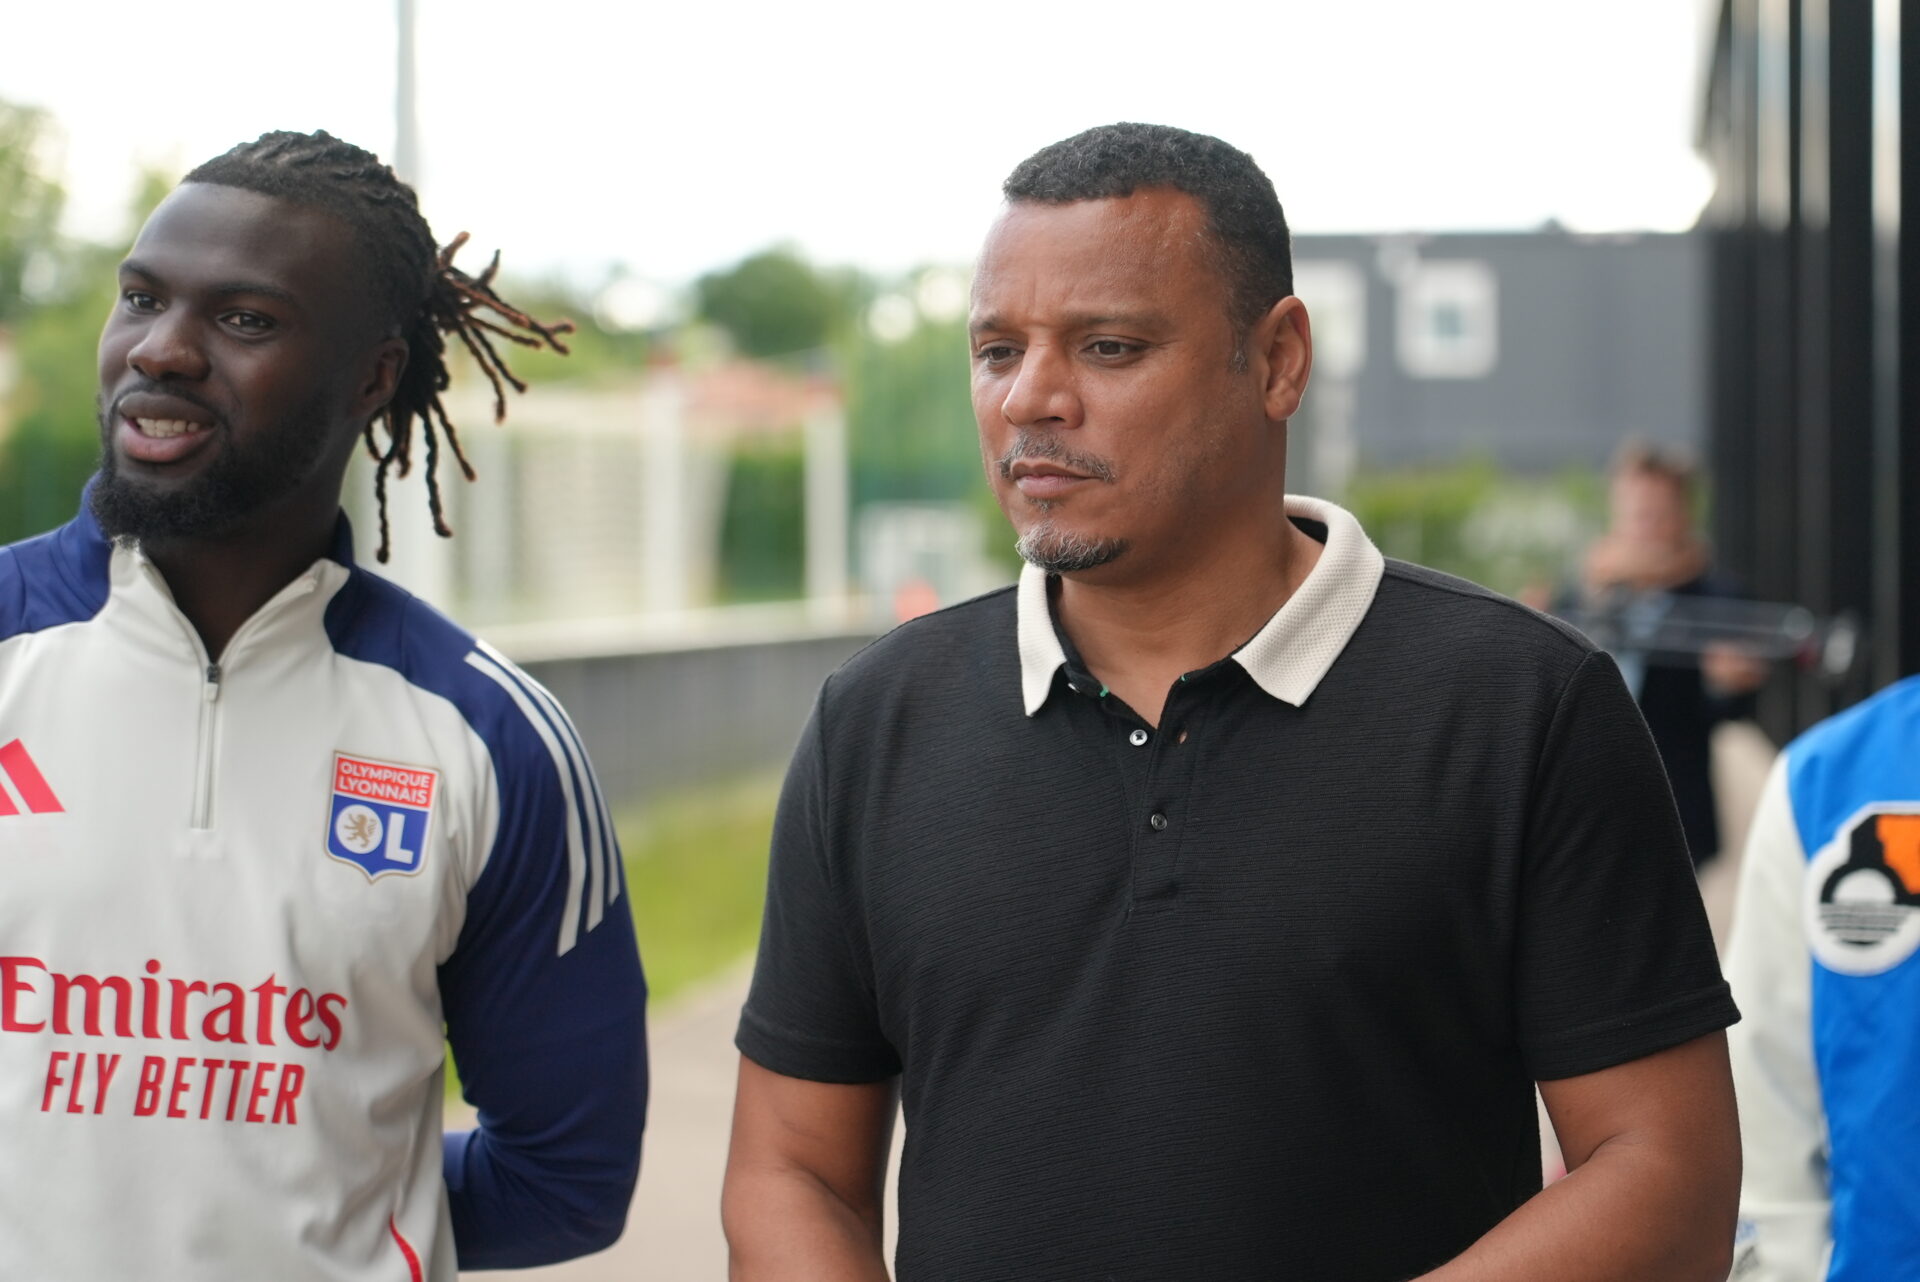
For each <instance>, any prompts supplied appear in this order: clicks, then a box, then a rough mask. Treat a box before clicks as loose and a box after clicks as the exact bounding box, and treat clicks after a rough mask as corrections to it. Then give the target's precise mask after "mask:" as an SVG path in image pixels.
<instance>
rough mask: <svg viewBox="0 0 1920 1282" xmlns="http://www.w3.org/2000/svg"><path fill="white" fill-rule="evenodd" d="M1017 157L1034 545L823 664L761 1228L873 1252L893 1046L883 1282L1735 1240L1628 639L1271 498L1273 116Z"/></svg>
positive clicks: (1711, 967)
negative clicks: (1536, 1099)
mask: <svg viewBox="0 0 1920 1282" xmlns="http://www.w3.org/2000/svg"><path fill="white" fill-rule="evenodd" d="M1006 194H1007V197H1008V202H1009V203H1008V205H1007V207H1006V209H1005V211H1004V212H1003V213H1002V215H1001V217H1000V219H999V221H998V222H997V223H996V224H995V226H994V228H993V230H992V232H991V233H990V234H989V237H988V240H987V243H986V247H985V249H984V251H983V253H982V256H981V260H980V264H979V271H978V274H977V276H976V278H975V282H974V291H973V310H972V321H971V329H972V335H973V337H972V348H973V368H974V379H973V386H974V411H975V414H976V416H977V418H978V420H979V424H980V434H981V445H982V452H983V455H984V457H985V459H986V464H987V474H988V478H989V480H990V481H991V483H992V484H993V487H994V490H995V492H996V494H997V495H998V497H999V499H1000V502H1001V505H1002V507H1003V508H1004V509H1005V511H1006V513H1007V516H1008V519H1009V520H1010V521H1011V522H1012V523H1013V525H1014V527H1015V529H1016V530H1017V531H1018V532H1019V536H1020V549H1021V552H1022V554H1023V555H1024V556H1025V557H1026V559H1027V561H1028V562H1029V567H1028V569H1027V570H1026V572H1025V574H1024V575H1023V577H1022V579H1021V582H1020V585H1019V587H1018V588H1017V589H1013V590H1007V591H1003V592H998V593H994V594H992V595H989V596H986V597H982V598H980V599H978V600H975V601H970V602H968V603H966V604H964V605H960V606H956V607H954V608H952V609H949V610H945V611H942V612H940V613H938V614H934V615H931V616H929V617H927V618H924V619H920V620H918V621H916V622H913V623H910V624H907V625H906V626H904V627H901V628H899V629H897V630H896V631H894V632H893V633H892V634H890V635H889V636H887V637H886V638H885V639H883V640H882V641H880V642H878V643H876V644H875V645H873V646H871V647H869V648H868V649H867V650H866V651H865V652H863V653H862V654H860V655H859V656H857V657H856V658H854V659H853V660H851V661H850V662H848V663H847V664H846V666H845V667H843V668H842V669H841V670H840V671H839V672H837V673H836V674H835V675H834V676H833V677H832V678H831V679H830V680H829V681H828V682H827V684H826V686H825V688H824V689H823V690H822V692H821V696H820V701H819V704H818V706H817V707H816V709H815V712H814V716H813V720H812V722H811V724H810V725H809V726H808V728H807V730H806V733H805V736H804V739H803V741H802V743H801V745H800V748H799V751H798V753H797V755H796V757H795V759H794V763H793V767H792V772H791V774H790V775H789V777H788V780H787V787H786V790H785V793H784V796H783V798H782V801H781V808H780V815H779V820H778V823H777V827H776V831H775V834H774V850H773V870H772V875H771V883H770V893H769V898H768V902H767V912H766V923H765V929H764V933H763V936H762V941H761V952H760V960H759V966H758V969H757V970H756V972H755V975H754V983H753V990H752V994H751V996H750V997H749V999H748V1002H747V1007H746V1011H745V1013H744V1015H743V1017H742V1019H741V1024H740V1032H739V1045H740V1048H741V1050H742V1051H743V1052H744V1058H743V1060H742V1063H741V1077H740V1090H739V1096H738V1101H737V1105H736V1111H735V1119H734V1137H733V1149H732V1154H731V1159H730V1163H729V1171H728V1180H727V1192H726V1203H725V1218H726V1225H727V1231H728V1236H729V1238H730V1240H731V1243H732V1247H733V1277H734V1278H735V1279H737V1280H739V1282H774V1280H776V1279H794V1280H798V1279H832V1280H833V1282H852V1280H854V1279H863V1280H864V1279H884V1278H886V1277H887V1271H886V1265H885V1262H884V1260H883V1251H882V1246H881V1242H882V1232H881V1224H880V1206H881V1186H882V1175H883V1171H884V1166H885V1161H886V1158H885V1154H886V1150H887V1138H888V1131H889V1128H890V1125H891V1118H892V1108H893V1093H894V1090H895V1087H896V1084H897V1086H898V1089H899V1090H900V1091H901V1093H902V1094H903V1096H904V1102H905V1110H906V1124H907V1138H906V1157H905V1161H904V1164H903V1167H902V1170H901V1176H900V1219H901V1223H900V1244H899V1252H898V1255H897V1259H896V1263H897V1267H898V1270H899V1276H900V1278H901V1279H902V1282H919V1280H921V1279H929V1280H938V1282H976V1280H977V1282H987V1280H993V1282H1001V1280H1008V1282H1011V1280H1016V1279H1018V1280H1021V1282H1054V1280H1056V1279H1059V1280H1067V1279H1072V1280H1075V1282H1078V1280H1082V1279H1084V1280H1085V1282H1108V1280H1115V1282H1118V1280H1127V1282H1160V1280H1164V1279H1187V1278H1193V1279H1247V1278H1287V1279H1302V1280H1305V1282H1341V1280H1343V1279H1352V1280H1354V1282H1402V1280H1404V1279H1407V1278H1411V1277H1414V1276H1416V1275H1418V1276H1420V1277H1421V1278H1424V1279H1428V1280H1429V1282H1468V1280H1471V1282H1505V1280H1507V1279H1514V1280H1516V1282H1517V1280H1519V1279H1525V1280H1526V1282H1539V1280H1541V1279H1554V1280H1555V1282H1578V1280H1581V1279H1618V1280H1620V1282H1629V1280H1631V1282H1648V1280H1652V1279H1658V1280H1659V1282H1675V1280H1685V1279H1696V1278H1697V1279H1703V1280H1704V1279H1714V1280H1715V1282H1717V1280H1718V1279H1721V1278H1724V1277H1725V1275H1726V1269H1727V1261H1728V1252H1729V1250H1730V1246H1731V1240H1732V1231H1733V1217H1734V1208H1735V1200H1736V1196H1737V1190H1738V1183H1739V1155H1738V1141H1737V1138H1736V1126H1735V1122H1734V1113H1733V1097H1732V1091H1731V1087H1730V1086H1729V1083H1728V1073H1727V1066H1726V1050H1725V1041H1724V1037H1723V1035H1722V1033H1721V1031H1720V1030H1721V1029H1723V1028H1724V1027H1725V1026H1726V1025H1727V1024H1729V1023H1730V1022H1732V1021H1733V1020H1734V1019H1735V1018H1736V1014H1735V1011H1734V1009H1733V1006H1732V1004H1731V1003H1730V1001H1729V1000H1728V997H1727V992H1726V986H1725V984H1724V983H1723V982H1722V981H1721V978H1720V973H1719V969H1718V967H1717V965H1716V963H1715V960H1714V956H1713V951H1712V946H1711V944H1710V942H1709V938H1708V934H1707V928H1706V923H1705V920H1704V917H1703V915H1702V913H1701V910H1700V904H1699V899H1698V897H1697V895H1696V893H1695V891H1694V889H1693V883H1692V878H1691V874H1690V867H1689V863H1688V859H1687V852H1686V845H1685V842H1684V840H1683V839H1682V837H1681V834H1680V828H1679V824H1678V822H1677V821H1676V819H1675V815H1674V809H1673V802H1672V800H1671V798H1670V796H1669V795H1668V792H1667V788H1666V783H1665V781H1664V779H1663V777H1662V775H1661V770H1660V764H1659V761H1658V759H1657V758H1656V756H1655V755H1654V751H1653V747H1652V744H1651V743H1650V741H1649V739H1648V736H1647V732H1646V729H1645V727H1644V726H1643V724H1642V723H1641V721H1640V718H1639V716H1638V714H1637V712H1636V711H1635V709H1634V706H1633V702H1632V700H1631V699H1630V698H1629V697H1628V695H1627V692H1626V690H1625V688H1624V687H1623V685H1622V683H1621V680H1620V677H1619V674H1618V672H1617V671H1616V670H1615V668H1614V665H1613V663H1612V661H1611V660H1609V659H1608V658H1607V657H1606V656H1605V655H1604V654H1600V653H1598V652H1596V651H1595V650H1594V649H1593V648H1592V646H1590V645H1589V644H1588V643H1587V642H1586V641H1585V640H1584V639H1583V638H1581V637H1580V636H1579V635H1578V634H1577V633H1575V632H1573V631H1571V630H1570V629H1567V628H1565V627H1563V626H1561V625H1559V624H1556V623H1555V622H1553V621H1551V620H1548V619H1545V618H1543V617H1541V616H1539V615H1537V614H1534V613H1532V612H1530V611H1528V610H1525V609H1524V608H1522V607H1520V606H1518V605H1515V604H1514V603H1512V602H1510V601H1507V600H1504V599H1502V598H1500V597H1497V596H1495V595H1493V594H1491V593H1489V592H1486V591H1483V590H1481V589H1479V588H1477V587H1474V586H1473V585H1471V584H1468V583H1464V582H1461V581H1459V580H1456V579H1451V578H1448V577H1446V576H1445V575H1441V574H1436V573H1433V572H1431V571H1428V570H1424V569H1421V568H1419V567H1417V566H1411V565H1404V564H1400V563H1397V562H1385V561H1383V560H1382V558H1381V556H1380V553H1379V552H1378V551H1377V550H1376V549H1375V548H1374V546H1373V545H1372V543H1370V542H1369V541H1368V539H1367V536H1366V534H1365V533H1364V532H1363V531H1362V530H1361V529H1360V527H1359V526H1358V524H1357V523H1356V522H1355V521H1354V519H1353V518H1352V517H1351V516H1350V515H1349V514H1347V513H1346V512H1344V511H1342V510H1341V509H1340V508H1338V507H1335V506H1333V505H1332V504H1329V503H1323V502H1318V501H1315V500H1312V499H1305V498H1296V497H1287V496H1285V494H1284V488H1283V480H1284V475H1285V451H1286V433H1285V427H1286V422H1287V419H1288V418H1289V417H1290V416H1291V415H1292V414H1293V412H1294V410H1295V409H1296V408H1297V406H1298V404H1299V401H1300V396H1301V393H1302V391H1303V390H1304V388H1305V385H1306V381H1307V373H1308V370H1309V367H1310V365H1311V360H1312V348H1311V340H1310V336H1309V330H1308V325H1307V317H1306V312H1305V310H1304V308H1303V307H1302V305H1301V304H1300V302H1299V300H1297V299H1295V298H1293V297H1291V294H1292V282H1291V267H1290V263H1289V259H1288V250H1287V233H1286V226H1285V223H1284V221H1283V219H1282V215H1281V211H1280V207H1279V204H1278V202H1277V201H1276V200H1275V198H1274V195H1273V189H1272V186H1271V184H1270V183H1269V182H1268V181H1267V179H1266V177H1265V175H1263V174H1262V173H1261V172H1260V171H1259V169H1258V168H1257V167H1256V166H1255V165H1254V164H1253V162H1252V161H1251V160H1250V159H1249V158H1248V157H1247V156H1245V155H1244V154H1242V153H1240V152H1238V151H1235V150H1234V149H1233V148H1231V147H1228V146H1226V145H1225V144H1224V143H1221V142H1219V141H1218V140H1216V139H1212V138H1205V137H1200V136H1196V135H1193V134H1188V133H1184V132H1182V131H1179V130H1173V129H1166V128H1160V127H1151V126H1142V125H1116V126H1111V127H1106V128H1101V129H1095V130H1091V131H1089V132H1087V133H1085V134H1081V135H1079V136H1077V137H1075V138H1072V139H1068V140H1067V141H1065V142H1062V143H1057V144H1055V145H1053V146H1051V147H1048V148H1046V149H1044V150H1043V151H1041V152H1039V153H1038V154H1037V155H1035V156H1033V157H1032V158H1031V159H1029V160H1027V161H1026V162H1024V163H1023V164H1022V165H1021V166H1020V167H1019V168H1018V169H1016V170H1015V171H1014V173H1013V175H1012V177H1011V178H1009V179H1008V181H1007V184H1006ZM1535 1082H1538V1083H1540V1087H1541V1091H1542V1093H1543V1094H1544V1096H1545V1099H1546V1103H1547V1108H1548V1111H1549V1113H1550V1115H1551V1117H1552V1120H1553V1123H1554V1126H1555V1129H1556V1131H1557V1132H1558V1134H1559V1137H1560V1141H1561V1144H1562V1146H1563V1148H1564V1150H1565V1152H1566V1156H1567V1161H1568V1165H1569V1167H1570V1168H1571V1169H1572V1172H1573V1173H1572V1175H1571V1176H1569V1177H1568V1178H1567V1179H1566V1180H1564V1181H1562V1182H1560V1183H1558V1184H1556V1185H1554V1186H1553V1187H1552V1188H1551V1189H1549V1190H1547V1191H1546V1192H1544V1193H1542V1192H1541V1191H1540V1162H1539V1151H1538V1146H1537V1145H1538V1136H1537V1130H1536V1121H1535V1112H1534V1106H1533V1084H1534V1083H1535Z"/></svg>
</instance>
